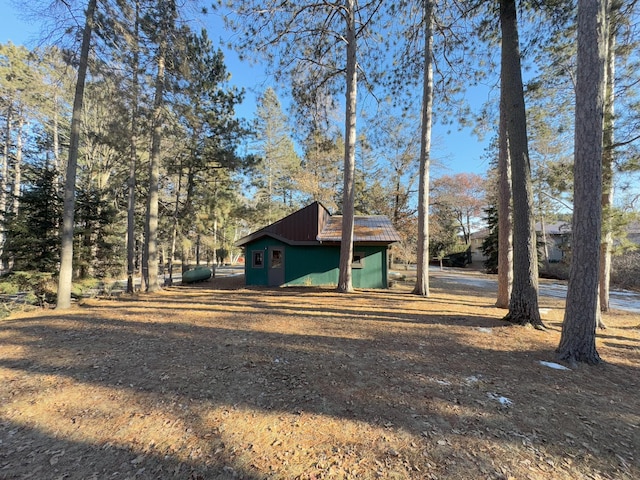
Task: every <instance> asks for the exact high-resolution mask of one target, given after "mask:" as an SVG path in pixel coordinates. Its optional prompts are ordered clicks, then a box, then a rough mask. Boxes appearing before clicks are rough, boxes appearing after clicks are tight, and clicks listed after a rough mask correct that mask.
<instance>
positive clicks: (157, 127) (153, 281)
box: [142, 40, 166, 292]
mask: <svg viewBox="0 0 640 480" xmlns="http://www.w3.org/2000/svg"><path fill="white" fill-rule="evenodd" d="M165 55H166V42H165V40H161V42H160V45H159V47H158V58H157V74H156V90H155V97H154V102H153V106H154V108H153V110H154V111H153V134H152V139H151V156H150V158H149V196H148V198H147V214H146V218H145V241H146V243H145V255H144V258H143V262H144V263H143V266H142V271H143V275H144V277H145V285H146V291H147V292H155V291H156V290H159V289H160V285H159V283H158V207H159V196H158V189H159V185H158V183H159V181H160V142H161V140H162V105H163V103H164V102H163V96H164V78H165Z"/></svg>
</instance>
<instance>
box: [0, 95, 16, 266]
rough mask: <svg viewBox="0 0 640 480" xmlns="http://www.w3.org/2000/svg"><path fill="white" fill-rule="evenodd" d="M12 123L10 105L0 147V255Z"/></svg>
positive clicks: (4, 234) (5, 207)
mask: <svg viewBox="0 0 640 480" xmlns="http://www.w3.org/2000/svg"><path fill="white" fill-rule="evenodd" d="M12 123H13V118H12V108H11V105H9V106H8V108H7V113H6V123H5V134H4V142H3V143H4V144H3V146H2V166H1V168H0V229H1V232H2V234H1V236H0V255H1V254H3V253H4V244H5V242H6V239H7V232H6V230H5V223H6V222H5V221H6V218H7V175H8V173H9V146H10V145H11V126H12ZM6 268H7V264H6V261H5V260H2V270H3V271H4V270H5V269H6Z"/></svg>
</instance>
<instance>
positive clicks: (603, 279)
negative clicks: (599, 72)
mask: <svg viewBox="0 0 640 480" xmlns="http://www.w3.org/2000/svg"><path fill="white" fill-rule="evenodd" d="M609 17H610V19H611V20H610V23H609V28H610V29H611V31H610V32H609V40H608V41H609V44H608V47H607V66H606V68H607V71H606V76H607V83H606V91H605V104H604V109H605V110H604V128H603V141H602V143H603V145H602V202H601V203H602V243H601V245H600V311H601V312H608V311H609V310H610V305H609V287H610V283H611V251H612V248H613V232H612V228H613V225H612V221H611V220H612V215H613V162H614V157H613V155H614V150H613V141H614V136H613V135H614V122H615V117H614V112H615V108H614V107H615V91H614V89H615V58H616V54H615V48H616V36H615V33H614V31H613V30H614V29H615V25H614V20H613V18H615V14H613V13H612V14H610V16H609ZM598 327H599V328H603V329H604V328H606V326H605V324H604V323H603V321H602V317H600V319H599V321H598Z"/></svg>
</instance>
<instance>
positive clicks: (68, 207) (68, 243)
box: [56, 0, 96, 310]
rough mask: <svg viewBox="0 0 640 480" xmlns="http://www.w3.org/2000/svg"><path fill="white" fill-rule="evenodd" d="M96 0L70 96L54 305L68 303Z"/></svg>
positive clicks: (89, 13) (64, 306) (88, 17)
mask: <svg viewBox="0 0 640 480" xmlns="http://www.w3.org/2000/svg"><path fill="white" fill-rule="evenodd" d="M95 12H96V0H89V3H88V4H87V11H86V23H85V26H84V31H83V33H82V46H81V48H80V64H79V66H78V79H77V82H76V91H75V95H74V98H73V112H72V114H71V138H70V141H69V161H68V162H67V171H66V177H65V183H64V211H63V214H62V232H61V234H60V240H61V248H60V272H59V276H58V296H57V304H56V309H58V310H62V309H67V308H69V307H71V282H72V280H73V227H74V209H75V196H76V170H77V167H78V150H79V146H80V122H81V119H82V104H83V102H84V84H85V79H86V76H87V66H88V63H89V49H90V47H91V34H92V33H93V25H94V16H95Z"/></svg>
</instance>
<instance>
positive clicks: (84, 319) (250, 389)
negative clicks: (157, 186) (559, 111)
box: [0, 278, 640, 480]
mask: <svg viewBox="0 0 640 480" xmlns="http://www.w3.org/2000/svg"><path fill="white" fill-rule="evenodd" d="M431 287H432V288H431V293H432V295H431V296H430V298H427V299H422V298H418V297H415V296H412V295H410V294H409V292H410V289H411V284H410V283H404V284H403V283H399V284H396V285H395V286H394V287H393V288H392V289H390V290H388V291H358V292H357V293H354V294H350V295H341V294H338V293H336V292H335V291H333V290H330V289H320V288H281V289H263V288H246V287H243V286H242V279H241V278H220V279H213V280H211V281H209V282H205V283H201V284H197V285H193V286H176V287H171V288H168V289H165V290H163V291H161V292H159V293H157V294H154V295H140V296H135V297H133V298H132V297H124V296H122V297H120V298H118V299H94V300H88V301H85V302H84V303H83V304H82V305H80V306H77V307H74V308H73V309H72V310H71V311H69V312H68V313H64V314H62V313H59V312H56V311H52V310H45V311H37V312H31V313H23V314H20V315H15V316H13V317H11V318H9V319H6V320H2V321H0V478H2V479H18V478H33V479H65V478H67V479H126V478H131V479H133V478H139V479H164V478H170V479H174V478H175V479H233V478H244V479H250V480H253V479H256V480H257V479H321V478H335V479H349V478H353V479H368V478H384V479H387V478H389V479H540V480H542V479H545V480H547V479H637V478H640V396H639V395H638V392H639V385H638V384H639V382H640V376H639V372H640V315H633V314H629V313H623V312H615V313H612V314H610V315H607V316H606V317H605V320H606V322H607V324H608V325H609V328H608V329H607V330H605V331H603V332H599V333H598V340H597V345H598V351H599V353H600V355H601V357H602V358H603V359H604V360H605V364H603V365H602V366H597V367H588V366H579V367H578V368H577V369H572V370H558V369H556V368H551V367H550V366H547V365H544V364H542V363H540V362H553V361H554V360H555V358H554V349H555V348H556V346H557V344H558V341H559V336H560V322H561V321H562V316H563V311H562V307H563V303H562V302H561V301H559V300H555V299H549V298H544V297H543V298H541V307H542V312H543V318H544V320H545V322H546V324H547V326H548V327H549V331H548V332H540V331H537V330H533V329H530V328H529V329H528V328H522V327H515V326H511V325H509V324H505V323H504V322H502V321H501V320H500V319H501V318H502V317H503V316H504V314H505V311H503V310H499V309H496V308H495V307H493V302H494V300H495V298H494V292H483V291H480V290H478V289H474V288H473V287H469V286H464V287H460V290H455V289H453V288H452V287H451V286H450V285H448V286H447V287H446V289H443V285H442V284H440V285H439V284H438V281H437V279H432V284H431Z"/></svg>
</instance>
